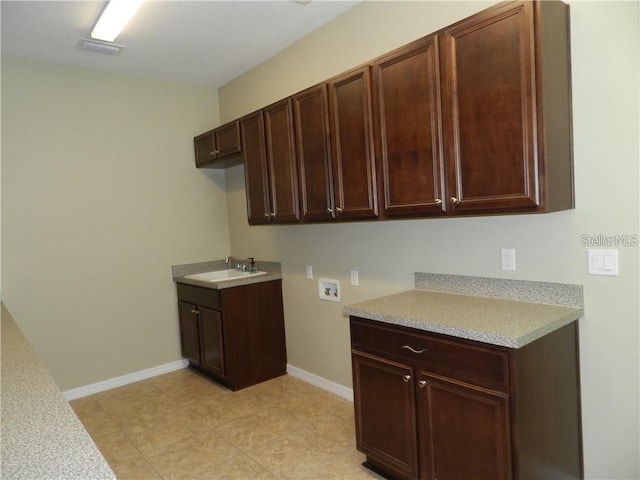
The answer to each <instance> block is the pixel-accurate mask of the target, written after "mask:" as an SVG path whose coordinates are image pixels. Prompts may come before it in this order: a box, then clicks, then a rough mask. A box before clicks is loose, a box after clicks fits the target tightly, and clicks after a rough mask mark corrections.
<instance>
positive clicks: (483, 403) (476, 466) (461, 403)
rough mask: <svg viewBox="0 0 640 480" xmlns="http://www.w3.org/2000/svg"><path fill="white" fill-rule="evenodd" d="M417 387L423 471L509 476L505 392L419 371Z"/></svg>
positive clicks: (459, 478) (461, 479)
mask: <svg viewBox="0 0 640 480" xmlns="http://www.w3.org/2000/svg"><path fill="white" fill-rule="evenodd" d="M420 380H421V381H424V382H426V383H424V384H423V383H420V385H424V386H422V387H420V388H418V408H419V413H418V417H419V419H420V427H419V429H420V436H421V438H425V439H429V441H428V442H427V443H428V445H429V448H425V449H422V450H421V466H422V469H423V472H422V476H423V477H424V478H429V479H439V478H440V479H443V478H446V479H451V480H468V479H470V478H473V479H475V480H508V479H511V447H510V445H511V440H510V434H509V432H510V426H509V396H508V395H507V394H505V393H500V392H495V391H491V390H487V389H483V388H481V387H476V386H473V385H469V384H465V383H462V382H458V381H455V380H451V379H448V378H446V377H440V376H437V375H432V374H428V373H426V372H421V375H420Z"/></svg>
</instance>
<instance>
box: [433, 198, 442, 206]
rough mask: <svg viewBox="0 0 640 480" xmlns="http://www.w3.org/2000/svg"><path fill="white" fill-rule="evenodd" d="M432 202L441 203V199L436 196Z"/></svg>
mask: <svg viewBox="0 0 640 480" xmlns="http://www.w3.org/2000/svg"><path fill="white" fill-rule="evenodd" d="M433 202H434V203H435V204H436V205H442V199H441V198H436V199H435V200H434V201H433Z"/></svg>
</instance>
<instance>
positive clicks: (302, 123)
mask: <svg viewBox="0 0 640 480" xmlns="http://www.w3.org/2000/svg"><path fill="white" fill-rule="evenodd" d="M293 113H294V118H295V138H296V155H297V158H298V176H299V179H300V204H301V207H302V220H304V221H322V220H332V219H333V215H334V210H333V191H332V180H331V151H330V143H329V105H328V101H327V86H326V84H325V83H323V84H321V85H317V86H315V87H311V88H309V89H307V90H305V91H303V92H300V93H298V94H297V95H294V96H293Z"/></svg>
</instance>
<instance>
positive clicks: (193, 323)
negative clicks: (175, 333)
mask: <svg viewBox="0 0 640 480" xmlns="http://www.w3.org/2000/svg"><path fill="white" fill-rule="evenodd" d="M197 311H198V307H196V306H195V305H192V304H191V303H187V302H178V318H179V321H180V346H181V348H182V356H183V357H184V358H186V359H187V360H189V361H190V362H192V363H194V364H199V363H200V332H199V329H198V314H197V313H196V312H197Z"/></svg>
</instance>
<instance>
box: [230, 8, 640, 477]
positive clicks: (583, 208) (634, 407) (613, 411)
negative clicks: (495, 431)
mask: <svg viewBox="0 0 640 480" xmlns="http://www.w3.org/2000/svg"><path fill="white" fill-rule="evenodd" d="M485 6H486V4H480V3H477V2H471V3H465V2H446V3H438V2H407V3H399V2H363V3H362V4H360V5H358V6H357V7H355V8H353V9H351V10H350V11H348V12H347V13H346V14H344V15H342V16H341V17H339V18H338V19H336V20H335V21H333V22H331V23H330V24H328V25H327V26H325V27H323V28H321V29H319V30H317V31H316V32H314V33H313V34H311V35H309V36H308V37H306V38H305V39H303V40H301V41H299V42H297V43H296V44H294V45H293V46H291V47H290V48H289V49H287V50H286V51H284V52H282V53H281V54H279V55H278V56H276V57H274V58H273V59H271V60H269V61H268V62H266V63H264V64H262V65H261V66H259V67H258V68H256V69H254V70H252V71H250V72H248V73H247V74H245V75H244V76H242V77H240V78H238V79H237V80H235V81H233V82H231V83H230V84H228V85H227V86H225V87H223V88H222V89H220V92H219V94H220V109H221V114H222V119H223V120H229V119H231V118H234V117H237V116H240V115H243V114H245V113H248V112H250V111H252V110H255V109H258V108H260V107H262V106H265V105H267V104H269V103H270V102H273V101H276V100H278V99H280V98H283V97H284V96H286V95H289V94H291V93H294V92H296V91H298V90H301V89H303V88H305V87H307V86H310V85H312V84H314V83H317V82H319V81H321V80H324V79H326V78H328V77H329V76H331V75H333V74H336V73H339V72H341V71H344V70H346V69H348V68H349V67H351V66H355V65H356V64H359V63H361V62H364V61H367V60H369V59H371V58H373V57H374V56H376V55H378V54H382V53H385V52H386V51H389V50H391V49H393V48H395V47H397V46H400V45H402V44H404V43H406V42H408V41H410V40H412V39H415V38H417V37H420V36H422V35H424V34H426V33H429V32H431V31H434V30H436V29H438V28H440V27H443V26H446V25H448V24H450V23H452V22H453V21H456V20H459V19H461V18H463V17H464V16H466V15H468V14H471V13H473V12H475V11H477V10H480V9H482V8H484V7H485ZM638 24H639V6H638V3H637V2H572V4H571V30H572V43H573V45H572V68H573V100H574V144H575V181H576V209H575V210H573V211H567V212H560V213H555V214H549V215H541V216H508V217H491V218H463V219H433V220H414V221H412V220H405V221H394V222H380V223H375V222H374V223H362V224H331V225H299V226H267V227H248V225H247V222H246V210H245V209H246V205H245V197H244V195H245V192H244V182H243V178H242V176H243V169H242V167H235V168H233V169H230V170H228V172H227V189H228V206H229V226H230V235H231V245H232V248H231V250H232V254H233V255H236V256H239V257H241V256H249V255H251V256H254V255H255V256H256V257H258V258H268V259H273V260H280V261H282V263H283V269H284V301H285V317H286V329H287V348H288V355H289V362H290V363H291V364H293V365H295V366H296V367H299V368H302V369H304V370H307V371H309V372H312V373H314V374H316V375H320V376H322V377H325V378H327V379H329V380H332V381H334V382H337V383H340V384H343V385H350V384H351V370H350V360H349V332H348V327H347V320H346V319H345V318H344V317H343V316H342V314H341V309H342V307H343V306H344V305H345V304H348V303H351V302H355V301H359V300H363V299H368V298H372V297H375V296H379V295H384V294H388V293H393V292H397V291H401V290H405V289H409V288H411V287H412V285H413V272H415V271H423V272H436V273H451V274H462V275H478V276H492V277H507V278H520V279H527V280H544V281H556V282H566V283H576V284H582V285H584V291H585V309H586V314H585V317H584V319H582V320H581V322H580V328H581V335H580V347H581V355H582V357H581V375H582V394H583V396H582V401H583V417H584V425H583V429H584V453H585V468H586V475H587V478H594V479H596V478H597V479H605V478H629V479H630V478H639V477H640V469H639V466H638V451H639V442H638V424H639V418H638V411H639V403H638V381H639V380H638V379H639V377H640V374H639V370H638V364H639V359H638V343H639V329H638V323H639V317H640V314H639V305H638V296H639V289H640V285H639V280H638V270H639V256H638V250H639V249H638V247H637V246H636V247H624V246H620V247H619V251H620V276H619V277H597V276H590V275H587V272H586V267H587V259H586V253H587V252H586V251H587V248H586V247H585V246H583V245H582V244H581V236H582V235H583V234H586V235H598V234H604V235H614V234H622V235H624V234H626V235H634V234H635V235H637V234H638V232H639V225H638V223H639V221H638V219H639V187H638V185H639V171H638V164H639V160H640V157H639V152H638V146H639V133H638V131H639V122H638V103H639V97H638V85H639V84H640V78H639V77H638V70H639V65H638V58H639V50H638V45H639V38H638ZM501 247H513V248H515V249H516V252H517V267H518V270H517V271H516V272H515V273H509V272H503V271H501V270H500V269H499V264H500V262H499V258H500V248H501ZM305 265H313V268H314V273H315V278H316V279H317V278H318V277H329V278H337V279H339V280H340V281H341V282H342V288H343V302H342V303H341V304H333V303H329V302H322V301H320V300H318V298H317V283H316V280H313V281H309V280H306V279H305V276H304V272H305ZM350 269H357V270H359V272H360V286H359V287H351V286H349V270H350Z"/></svg>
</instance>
